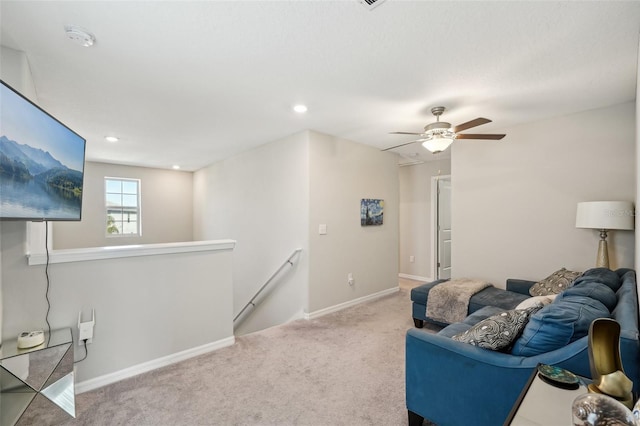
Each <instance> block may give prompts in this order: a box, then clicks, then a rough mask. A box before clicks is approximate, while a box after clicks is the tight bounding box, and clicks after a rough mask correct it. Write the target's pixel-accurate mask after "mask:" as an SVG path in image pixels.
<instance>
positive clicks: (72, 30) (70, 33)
mask: <svg viewBox="0 0 640 426" xmlns="http://www.w3.org/2000/svg"><path fill="white" fill-rule="evenodd" d="M64 31H65V33H67V38H69V40H71V41H73V42H74V43H76V44H79V45H80V46H84V47H91V46H93V43H95V42H96V37H95V36H94V35H93V34H91V33H90V32H89V31H87V30H85V29H84V28H81V27H77V26H75V25H65V27H64Z"/></svg>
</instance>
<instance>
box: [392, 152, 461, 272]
mask: <svg viewBox="0 0 640 426" xmlns="http://www.w3.org/2000/svg"><path fill="white" fill-rule="evenodd" d="M450 172H451V160H450V159H448V158H447V159H443V160H439V161H430V162H426V163H422V164H415V165H411V166H403V167H400V171H399V179H400V183H399V184H400V250H399V261H400V274H401V275H405V276H409V277H413V278H415V279H422V280H425V281H430V280H433V256H434V254H433V250H432V246H431V238H432V229H431V226H432V222H431V221H432V217H431V213H432V212H431V196H432V194H431V182H432V178H433V177H434V176H438V175H448V174H449V173H450ZM410 256H414V257H415V262H413V263H411V262H410V261H409V257H410Z"/></svg>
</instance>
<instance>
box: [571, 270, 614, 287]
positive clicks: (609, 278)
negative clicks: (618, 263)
mask: <svg viewBox="0 0 640 426" xmlns="http://www.w3.org/2000/svg"><path fill="white" fill-rule="evenodd" d="M583 282H597V283H602V284H605V285H607V286H608V287H610V288H611V290H613V292H614V293H615V292H617V291H618V289H620V287H621V286H622V280H621V279H620V276H619V275H618V273H617V272H615V271H612V270H611V269H608V268H593V269H589V270H588V271H585V273H584V274H582V276H580V277H579V278H578V279H576V281H575V282H574V285H576V284H579V283H583Z"/></svg>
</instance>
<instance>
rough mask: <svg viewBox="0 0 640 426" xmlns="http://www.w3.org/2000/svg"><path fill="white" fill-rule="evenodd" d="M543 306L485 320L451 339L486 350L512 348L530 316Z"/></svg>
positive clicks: (510, 312) (503, 313)
mask: <svg viewBox="0 0 640 426" xmlns="http://www.w3.org/2000/svg"><path fill="white" fill-rule="evenodd" d="M541 307H542V306H534V307H531V308H528V309H511V310H509V311H504V312H501V313H499V314H497V315H493V316H491V317H489V318H487V319H484V320H482V321H480V322H479V323H477V324H476V325H474V326H473V327H471V328H470V329H468V330H466V331H464V332H462V333H459V334H456V335H454V336H452V337H451V338H452V339H453V340H456V341H458V342H463V343H469V344H470V345H473V346H478V347H481V348H484V349H491V350H493V351H499V350H502V349H506V348H508V347H509V346H511V343H512V342H513V341H514V340H516V338H517V337H518V336H519V335H520V332H521V331H522V329H523V328H524V326H525V325H526V324H527V321H529V316H530V315H531V314H533V313H535V312H536V311H538V310H539V309H540V308H541Z"/></svg>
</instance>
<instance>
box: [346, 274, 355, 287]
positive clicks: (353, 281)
mask: <svg viewBox="0 0 640 426" xmlns="http://www.w3.org/2000/svg"><path fill="white" fill-rule="evenodd" d="M347 283H348V284H349V285H353V284H355V280H354V279H353V273H351V272H349V273H348V274H347Z"/></svg>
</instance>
